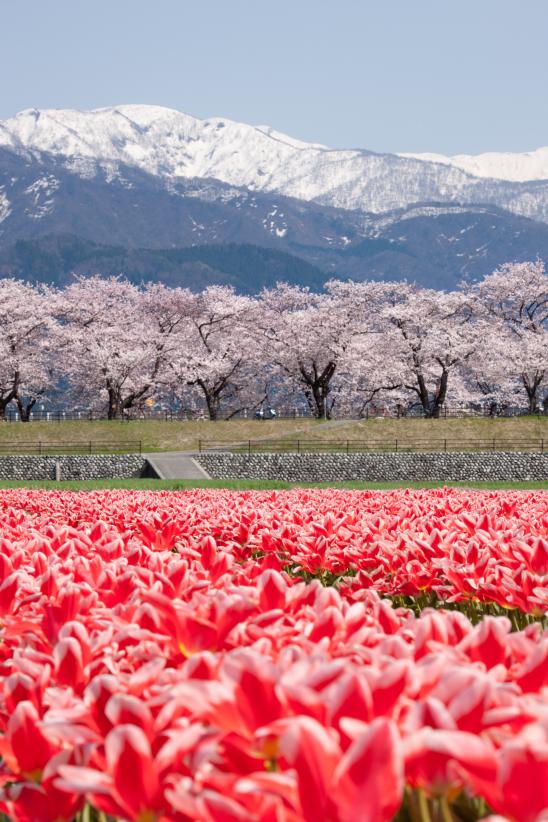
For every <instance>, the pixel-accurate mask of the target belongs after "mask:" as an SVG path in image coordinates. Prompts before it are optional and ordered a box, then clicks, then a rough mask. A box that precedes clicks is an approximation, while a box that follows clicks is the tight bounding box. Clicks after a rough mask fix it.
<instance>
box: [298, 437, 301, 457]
mask: <svg viewBox="0 0 548 822" xmlns="http://www.w3.org/2000/svg"><path fill="white" fill-rule="evenodd" d="M300 453H301V441H300V440H297V454H300Z"/></svg>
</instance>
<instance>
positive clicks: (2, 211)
mask: <svg viewBox="0 0 548 822" xmlns="http://www.w3.org/2000/svg"><path fill="white" fill-rule="evenodd" d="M10 214H11V203H10V201H9V200H8V197H7V194H6V192H5V190H4V187H3V186H0V223H3V222H4V220H6V219H7V218H8V217H9V216H10Z"/></svg>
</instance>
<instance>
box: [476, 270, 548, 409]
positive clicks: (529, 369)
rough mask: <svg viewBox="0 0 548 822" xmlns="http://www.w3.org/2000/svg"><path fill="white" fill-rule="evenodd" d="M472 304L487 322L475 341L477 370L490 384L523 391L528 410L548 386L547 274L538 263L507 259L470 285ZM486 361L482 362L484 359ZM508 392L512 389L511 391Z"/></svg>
mask: <svg viewBox="0 0 548 822" xmlns="http://www.w3.org/2000/svg"><path fill="white" fill-rule="evenodd" d="M472 295H473V297H474V299H475V303H474V307H475V310H476V313H477V315H478V317H479V318H481V319H483V320H484V323H486V322H488V323H489V333H488V335H487V336H485V337H484V338H483V344H482V345H481V346H480V347H479V356H480V360H481V362H482V365H483V373H485V372H486V371H487V372H488V373H489V374H490V377H491V381H492V382H493V383H494V384H495V385H499V386H504V388H505V393H508V392H509V391H511V388H510V385H511V384H512V383H513V385H514V386H515V388H514V392H515V389H516V388H519V390H521V391H522V392H525V395H526V398H527V406H528V410H529V412H530V413H534V412H535V411H537V410H538V408H539V405H540V403H541V402H542V400H543V398H544V395H545V394H546V391H547V389H548V385H547V379H548V276H547V275H546V272H545V270H544V264H543V263H542V262H541V261H539V260H537V261H536V262H526V263H508V264H507V265H503V266H502V267H501V268H500V269H499V270H498V271H495V272H494V273H493V274H490V275H489V276H488V277H485V279H484V280H483V281H482V282H481V283H479V284H478V285H477V286H475V287H474V288H473V290H472ZM486 359H488V360H489V362H488V363H486V362H485V360H486ZM514 392H512V393H514Z"/></svg>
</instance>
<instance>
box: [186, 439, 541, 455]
mask: <svg viewBox="0 0 548 822" xmlns="http://www.w3.org/2000/svg"><path fill="white" fill-rule="evenodd" d="M545 449H546V450H548V439H547V440H544V439H506V438H487V439H464V438H462V439H457V438H449V437H447V438H443V439H442V438H440V439H435V438H428V439H394V438H386V439H382V440H327V439H326V440H303V439H283V440H246V441H245V442H239V443H227V442H220V441H215V440H199V441H198V450H199V451H200V453H201V452H205V451H210V452H211V451H213V452H215V451H225V452H226V451H229V452H231V453H248V454H259V453H262V454H268V453H271V454H272V453H275V454H323V453H338V454H363V453H386V452H396V453H397V452H402V453H424V452H429V451H430V452H434V453H440V452H442V453H450V452H453V453H456V452H466V451H468V452H479V451H483V452H484V451H527V452H532V453H541V454H543V453H544V452H545Z"/></svg>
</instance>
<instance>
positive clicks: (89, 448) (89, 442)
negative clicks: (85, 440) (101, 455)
mask: <svg viewBox="0 0 548 822" xmlns="http://www.w3.org/2000/svg"><path fill="white" fill-rule="evenodd" d="M89 453H90V454H91V440H90V441H89Z"/></svg>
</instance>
